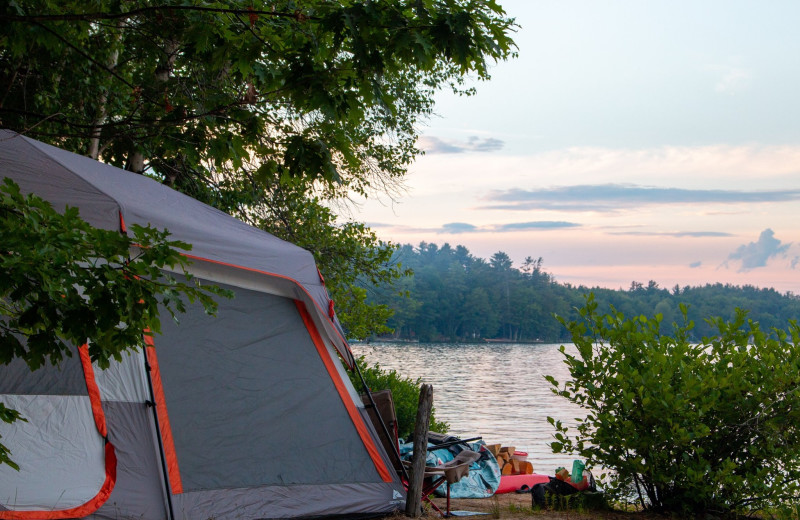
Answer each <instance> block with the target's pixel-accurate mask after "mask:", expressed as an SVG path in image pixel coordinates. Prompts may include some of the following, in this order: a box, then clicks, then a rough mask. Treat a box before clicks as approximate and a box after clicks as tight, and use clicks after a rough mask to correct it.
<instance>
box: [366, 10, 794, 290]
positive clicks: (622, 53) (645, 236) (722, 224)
mask: <svg viewBox="0 0 800 520" xmlns="http://www.w3.org/2000/svg"><path fill="white" fill-rule="evenodd" d="M499 3H500V4H501V5H503V7H504V8H505V9H506V11H507V12H508V14H509V15H510V16H513V17H516V18H517V22H518V23H519V24H520V25H521V28H520V30H519V31H518V33H517V34H516V37H515V40H516V41H517V43H518V45H519V58H517V59H515V60H511V61H509V62H505V63H501V64H498V65H497V66H496V67H494V68H493V72H492V79H491V81H489V82H479V83H477V84H476V85H475V86H476V87H477V89H478V94H477V95H476V96H473V97H469V98H467V97H458V96H453V95H449V94H442V95H440V96H438V98H437V112H438V115H437V116H436V117H434V118H433V119H431V120H430V121H429V123H428V125H427V126H425V127H423V128H421V134H422V137H421V139H420V146H421V147H422V148H423V149H424V150H426V155H425V156H424V157H422V158H420V159H419V160H418V161H417V162H416V163H415V164H414V165H413V166H412V167H411V171H410V175H409V176H408V178H407V183H406V188H407V190H406V192H405V193H403V194H400V195H399V196H397V197H395V200H394V201H392V200H391V199H390V198H388V197H386V196H382V197H379V198H372V199H370V200H368V201H367V202H365V203H364V204H363V205H361V207H360V209H358V210H355V211H354V213H353V218H355V219H357V220H362V221H365V222H367V223H368V224H369V225H370V226H371V227H372V228H373V230H375V231H376V232H377V233H378V235H379V236H380V237H381V238H383V239H386V240H391V241H393V242H397V243H412V244H415V245H416V244H418V243H419V242H420V241H427V242H435V243H438V244H440V245H441V244H443V243H445V242H448V243H450V244H451V245H456V244H462V245H464V246H466V247H467V248H468V249H469V250H470V251H471V252H472V253H473V254H474V255H476V256H481V257H484V258H488V257H490V256H491V255H492V254H493V253H494V252H496V251H505V252H506V253H508V254H509V255H510V256H511V258H512V259H513V260H514V261H515V265H516V266H519V265H520V264H521V263H522V261H523V259H524V258H525V257H526V256H532V257H534V258H536V257H542V258H543V259H544V268H545V270H546V271H548V272H549V273H551V274H552V275H553V276H554V277H555V279H556V280H557V281H558V282H562V283H566V282H569V283H572V284H584V285H588V286H603V287H611V288H625V289H627V288H628V287H629V286H630V284H631V281H634V280H636V281H640V282H645V283H646V282H648V281H649V280H655V281H656V282H658V283H659V285H660V286H662V287H668V288H671V287H673V286H674V285H675V284H679V285H681V286H683V285H698V284H705V283H707V282H723V283H733V284H737V285H743V284H751V285H756V286H759V287H775V288H776V289H778V290H780V291H782V292H784V291H792V292H794V293H795V294H800V219H799V218H798V217H799V216H800V33H798V31H797V21H798V20H800V2H797V1H796V0H789V1H780V0H770V1H769V2H756V1H737V0H724V1H722V0H720V1H710V0H694V1H675V0H670V1H642V0H613V1H598V0H548V1H542V0H500V1H499Z"/></svg>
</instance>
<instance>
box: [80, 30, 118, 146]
mask: <svg viewBox="0 0 800 520" xmlns="http://www.w3.org/2000/svg"><path fill="white" fill-rule="evenodd" d="M116 29H117V34H116V37H115V38H114V40H113V41H112V42H110V45H111V46H112V50H111V54H109V56H108V60H107V61H106V68H107V69H108V70H109V71H112V70H114V69H115V68H116V67H117V62H118V60H119V42H120V41H121V40H122V30H121V29H122V22H119V23H118V24H117V26H116ZM106 103H108V92H103V93H102V94H100V98H99V99H98V100H97V105H98V107H97V118H95V120H94V122H93V123H92V125H93V126H92V137H91V139H90V140H89V153H88V155H89V157H91V158H92V159H95V160H97V158H98V157H99V156H100V133H101V132H102V129H103V124H104V123H105V122H106V115H107V113H106Z"/></svg>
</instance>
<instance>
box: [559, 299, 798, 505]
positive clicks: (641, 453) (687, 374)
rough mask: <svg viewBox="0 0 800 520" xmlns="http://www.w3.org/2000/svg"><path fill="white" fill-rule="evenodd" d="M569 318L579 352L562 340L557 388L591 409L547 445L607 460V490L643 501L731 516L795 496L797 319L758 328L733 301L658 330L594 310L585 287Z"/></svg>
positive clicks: (657, 321)
mask: <svg viewBox="0 0 800 520" xmlns="http://www.w3.org/2000/svg"><path fill="white" fill-rule="evenodd" d="M579 312H580V318H579V319H578V320H577V321H571V322H567V321H566V320H564V319H560V321H561V323H562V324H563V325H564V326H566V328H567V329H568V330H569V332H570V333H571V334H572V341H573V343H574V344H575V346H576V347H577V350H578V354H577V355H571V354H569V353H568V352H566V351H565V348H564V347H563V346H562V347H561V352H562V353H563V354H564V357H565V363H566V364H567V366H568V367H569V371H570V375H571V379H570V380H568V381H567V382H566V383H565V384H564V385H563V386H561V385H559V383H558V382H557V381H556V380H555V379H554V378H552V377H550V376H548V377H547V379H548V380H549V381H550V383H551V384H552V385H553V391H554V393H556V394H558V395H561V396H563V397H565V398H566V399H568V400H569V401H571V402H573V403H576V404H578V405H579V406H581V407H582V408H584V409H585V410H586V412H587V414H586V417H585V418H584V419H581V420H579V421H578V424H577V431H576V432H573V433H570V432H569V431H568V428H567V427H566V426H565V425H563V424H562V423H561V422H560V421H554V420H553V419H552V418H548V421H550V422H551V423H552V424H554V425H555V427H556V429H557V433H556V434H555V439H556V441H555V442H553V443H552V444H551V447H552V448H553V450H554V451H555V452H562V451H563V452H569V453H573V454H577V455H580V456H581V457H583V458H586V459H587V460H588V461H589V463H590V465H596V466H601V467H603V468H606V469H607V470H609V473H608V475H606V478H607V479H608V487H609V489H608V490H609V491H610V492H611V493H612V494H613V495H614V496H616V497H618V498H626V497H628V498H629V497H631V496H633V497H635V499H636V500H637V501H638V502H639V503H640V505H641V506H643V507H644V508H646V509H650V510H655V511H663V512H675V513H681V514H701V513H706V514H707V513H712V514H731V513H733V514H738V513H752V512H755V511H759V510H764V509H768V508H779V507H781V506H782V505H785V504H791V503H797V501H798V494H799V492H800V485H799V484H798V478H800V327H798V324H797V322H796V321H791V322H790V323H789V326H788V329H787V330H786V331H783V330H777V329H773V330H772V331H771V333H766V332H764V331H762V330H760V328H759V326H758V324H757V323H754V322H752V321H750V320H747V319H746V312H744V311H742V310H738V309H737V311H736V316H735V318H734V319H733V321H731V322H726V321H724V320H722V319H718V318H717V319H710V320H707V321H708V323H709V324H710V325H712V326H713V328H714V329H715V335H714V336H713V337H710V338H703V339H702V340H700V341H699V342H697V341H694V340H692V339H690V331H691V329H692V327H693V324H692V323H691V322H689V321H688V320H687V318H686V307H685V306H681V313H682V315H683V323H682V324H681V325H677V324H673V326H672V329H673V330H672V333H671V335H666V334H662V333H661V330H660V329H661V325H662V324H661V321H662V318H661V315H656V316H655V318H646V317H644V316H639V317H635V318H630V319H626V318H625V317H624V316H623V315H622V313H618V312H616V310H615V309H614V308H613V307H611V313H610V314H608V315H600V314H598V313H597V304H596V303H595V302H594V299H593V297H592V296H591V295H590V296H589V297H587V301H586V305H585V307H584V308H582V309H580V310H579Z"/></svg>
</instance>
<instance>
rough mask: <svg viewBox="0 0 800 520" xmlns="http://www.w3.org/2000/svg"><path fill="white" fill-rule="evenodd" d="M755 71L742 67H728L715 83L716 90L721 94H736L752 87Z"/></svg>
mask: <svg viewBox="0 0 800 520" xmlns="http://www.w3.org/2000/svg"><path fill="white" fill-rule="evenodd" d="M752 80H753V73H752V72H751V71H749V70H747V69H744V68H741V67H734V66H731V67H728V68H727V69H726V70H725V71H724V72H723V74H722V77H721V78H720V79H719V81H717V84H716V85H714V90H715V91H717V92H719V93H721V94H729V95H734V94H738V93H739V92H743V91H745V90H747V89H748V88H750V84H751V83H752Z"/></svg>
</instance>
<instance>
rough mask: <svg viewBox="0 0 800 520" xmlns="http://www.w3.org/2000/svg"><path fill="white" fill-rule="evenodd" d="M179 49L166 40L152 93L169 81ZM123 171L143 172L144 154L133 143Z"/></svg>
mask: <svg viewBox="0 0 800 520" xmlns="http://www.w3.org/2000/svg"><path fill="white" fill-rule="evenodd" d="M179 48H180V45H179V42H178V41H176V40H167V43H166V44H165V45H164V54H165V55H166V59H165V60H164V61H163V62H162V63H161V65H159V67H158V68H157V69H156V72H155V74H154V80H155V81H154V84H153V90H154V91H155V90H156V89H158V87H159V85H161V84H164V83H166V82H167V80H169V76H170V74H171V73H172V68H173V67H174V66H175V59H176V58H177V57H178V49H179ZM165 95H166V92H165ZM125 169H126V170H128V171H132V172H136V173H142V172H143V171H144V153H143V152H142V151H141V150H139V149H138V148H136V143H135V142H134V143H132V145H131V151H130V153H129V155H128V161H127V163H126V164H125Z"/></svg>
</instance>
